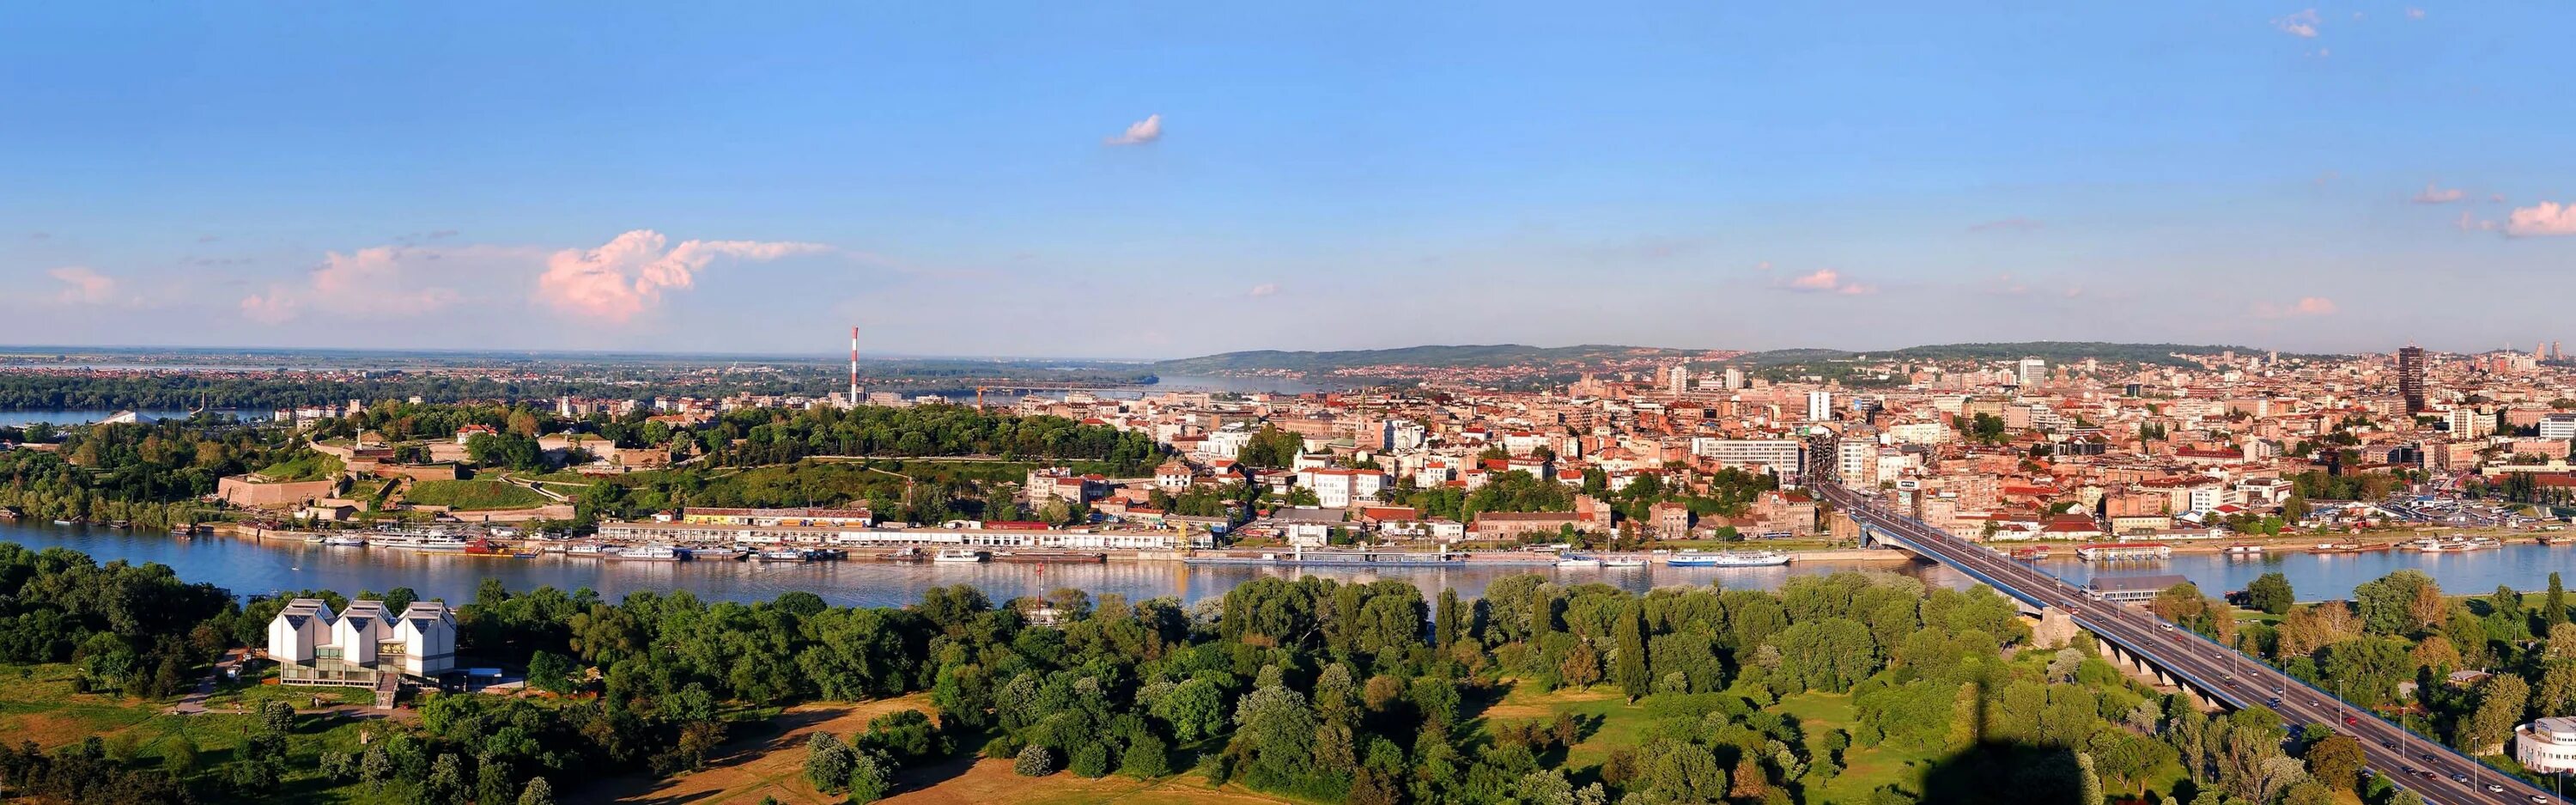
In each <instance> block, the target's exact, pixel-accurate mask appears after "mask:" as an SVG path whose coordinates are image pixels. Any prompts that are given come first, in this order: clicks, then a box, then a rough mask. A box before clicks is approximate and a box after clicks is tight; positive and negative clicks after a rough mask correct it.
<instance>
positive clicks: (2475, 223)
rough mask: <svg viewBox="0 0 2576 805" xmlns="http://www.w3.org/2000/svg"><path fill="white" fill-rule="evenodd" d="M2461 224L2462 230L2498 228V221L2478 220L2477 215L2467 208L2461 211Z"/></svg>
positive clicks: (2486, 230) (2489, 230)
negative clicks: (2473, 214)
mask: <svg viewBox="0 0 2576 805" xmlns="http://www.w3.org/2000/svg"><path fill="white" fill-rule="evenodd" d="M2459 226H2460V231H2462V232H2493V231H2495V228H2496V222H2494V221H2480V220H2477V219H2476V218H2475V217H2473V216H2471V215H2469V213H2468V211H2467V210H2462V211H2460V223H2459Z"/></svg>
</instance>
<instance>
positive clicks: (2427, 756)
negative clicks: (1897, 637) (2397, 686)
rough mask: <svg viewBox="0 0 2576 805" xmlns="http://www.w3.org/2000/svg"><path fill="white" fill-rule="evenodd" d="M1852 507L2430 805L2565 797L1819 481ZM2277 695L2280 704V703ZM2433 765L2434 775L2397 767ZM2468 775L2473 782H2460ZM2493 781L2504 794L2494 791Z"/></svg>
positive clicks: (1893, 537) (1888, 533)
mask: <svg viewBox="0 0 2576 805" xmlns="http://www.w3.org/2000/svg"><path fill="white" fill-rule="evenodd" d="M1816 489H1818V490H1819V491H1820V492H1821V493H1822V494H1823V496H1824V498H1825V499H1826V500H1828V501H1830V502H1832V503H1833V504H1834V506H1836V507H1837V508H1838V509H1840V510H1841V511H1842V512H1843V513H1845V514H1848V515H1850V516H1851V517H1852V518H1853V519H1854V520H1857V521H1859V522H1860V523H1861V524H1862V525H1863V526H1864V527H1866V528H1868V529H1871V530H1872V531H1874V532H1875V536H1877V537H1880V538H1883V539H1887V540H1889V541H1891V542H1894V543H1896V544H1898V545H1900V546H1902V547H1904V548H1905V549H1907V550H1909V551H1912V552H1914V553H1916V554H1919V555H1921V556H1923V557H1925V558H1928V559H1931V560H1933V561H1936V562H1940V563H1941V564H1943V565H1947V566H1949V567H1950V568H1952V569H1955V570H1958V571H1959V572H1961V573H1965V574H1967V575H1968V577H1969V578H1973V579H1976V580H1977V581H1978V582H1980V583H1983V584H1985V585H1987V586H1989V587H1993V588H1994V589H1995V590H1996V591H1997V592H2001V593H2003V594H2004V595H2007V596H2010V597H2012V598H2014V599H2017V600H2019V601H2021V602H2023V603H2025V604H2029V605H2031V606H2037V607H2044V608H2055V609H2062V610H2065V611H2066V612H2067V614H2068V615H2069V616H2071V617H2072V618H2073V619H2074V620H2075V622H2076V624H2077V625H2078V626H2081V627H2083V628H2084V629H2085V630H2086V631H2089V632H2092V633H2093V634H2094V635H2096V636H2098V637H2100V638H2101V639H2103V640H2105V641H2108V642H2110V643H2112V644H2114V645H2117V646H2119V647H2120V648H2122V649H2123V650H2126V651H2128V652H2129V653H2131V654H2133V655H2136V656H2139V657H2142V658H2145V659H2146V660H2147V661H2148V662H2151V663H2153V664H2154V665H2156V666H2157V667H2158V668H2161V669H2163V670H2164V671H2165V672H2167V673H2169V674H2172V675H2174V676H2176V677H2178V678H2181V679H2183V680H2185V681H2186V682H2187V683H2189V684H2190V685H2191V686H2192V687H2193V688H2194V689H2196V690H2198V691H2200V692H2201V693H2202V694H2203V695H2207V696H2209V697H2211V698H2215V699H2218V700H2220V701H2224V702H2226V703H2228V704H2230V705H2231V706H2235V707H2240V708H2242V707H2249V706H2253V705H2256V704H2263V705H2266V706H2269V707H2271V708H2272V709H2274V710H2276V711H2279V712H2280V713H2281V715H2282V717H2283V719H2284V720H2285V721H2286V722H2288V723H2290V724H2294V725H2295V724H2311V723H2313V724H2325V725H2327V726H2329V727H2332V728H2334V729H2335V730H2336V731H2338V732H2342V733H2344V734H2347V735H2352V736H2353V737H2355V738H2357V739H2359V740H2360V741H2361V743H2362V751H2363V755H2364V756H2365V757H2367V758H2368V759H2369V761H2370V767H2371V768H2373V769H2376V770H2378V771H2379V772H2380V773H2381V774H2384V775H2388V776H2389V777H2390V779H2391V780H2392V781H2393V782H2396V783H2398V784H2399V785H2401V786H2404V787H2406V788H2410V789H2413V790H2415V791H2416V793H2418V794H2421V795H2424V796H2425V798H2426V800H2427V801H2428V802H2443V803H2456V802H2481V803H2509V802H2560V801H2562V800H2559V799H2556V798H2554V797H2553V796H2552V795H2551V794H2550V792H2549V791H2547V790H2544V789H2541V788H2537V787H2535V786H2532V785H2531V784H2529V783H2527V782H2524V781H2523V780H2521V779H2520V778H2517V777H2514V776H2512V775H2508V774H2505V773H2504V772H2502V771H2499V770H2497V769H2494V768H2492V767H2489V766H2487V765H2486V764H2485V763H2483V762H2481V761H2479V760H2477V759H2475V758H2472V757H2468V756H2466V755H2462V754H2460V753H2458V752H2455V751H2453V750H2451V749H2450V748H2449V747H2445V746H2442V745H2440V744H2436V743H2433V742H2432V741H2429V740H2426V739H2425V738H2423V737H2422V736H2419V735H2416V734H2414V733H2411V732H2407V731H2406V730H2403V729H2400V728H2398V727H2397V726H2396V725H2394V724H2390V723H2388V722H2387V721H2385V720H2383V719H2381V718H2379V717H2378V716H2377V715H2375V714H2373V713H2371V712H2369V711H2367V710H2364V709H2362V708H2359V707H2355V706H2353V705H2351V704H2349V703H2346V702H2344V701H2342V700H2341V699H2339V698H2336V697H2335V696H2333V695H2331V694H2329V693H2327V692H2325V691H2322V690H2318V689H2316V688H2314V687H2312V686H2309V685H2308V684H2306V683H2304V682H2300V681H2298V680H2296V679H2292V678H2291V677H2290V676H2289V675H2287V674H2284V673H2281V671H2280V670H2279V669H2275V668H2273V667H2271V666H2268V665H2264V664H2262V663H2261V662H2258V661H2256V660H2254V659H2253V658H2251V657H2248V656H2245V655H2244V654H2241V653H2239V652H2237V651H2235V650H2233V649H2229V648H2227V647H2224V646H2221V645H2219V644H2217V643H2215V642H2213V641H2210V640H2209V639H2207V638H2204V637H2201V636H2200V635H2198V634H2195V633H2193V632H2191V631H2189V630H2185V629H2176V628H2174V626H2173V624H2170V623H2166V622H2164V621H2162V620H2160V619H2158V618H2156V617H2155V616H2153V615H2151V614H2148V613H2147V612H2146V611H2145V610H2143V609H2138V608H2134V607H2128V606H2123V605H2119V604H2115V603H2108V602H2101V601H2095V600H2092V599H2091V598H2090V597H2089V596H2088V595H2087V594H2086V593H2085V592H2084V591H2083V590H2081V589H2079V588H2077V587H2076V586H2075V585H2073V584H2069V583H2067V582H2066V581H2065V580H2063V579H2059V578H2057V577H2055V576H2051V575H2049V574H2047V573H2044V572H2041V571H2040V570H2038V569H2036V568H2033V567H2029V566H2025V565H2022V564H2021V563H2018V562H2014V561H2012V560H2010V559H2007V558H2004V557H2002V556H1998V555H1996V554H1995V553H1994V552H1993V551H1990V550H1987V549H1986V548H1984V547H1983V546H1979V545H1974V544H1971V543H1968V542H1965V541H1963V540H1960V539H1959V538H1957V537H1954V536H1951V535H1950V534H1948V533H1947V532H1943V531H1941V530H1939V529H1935V528H1933V527H1931V526H1929V525H1925V524H1924V523H1923V522H1922V521H1920V520H1916V519H1913V518H1911V517H1907V516H1905V515H1903V514H1902V513H1899V512H1897V511H1895V510H1893V509H1889V508H1887V507H1885V506H1883V505H1881V504H1879V503H1878V502H1877V501H1874V500H1872V499H1870V498H1869V497H1866V496H1864V495H1862V494H1861V493H1859V492H1855V491H1852V490H1850V489H1845V488H1843V487H1840V486H1834V485H1818V486H1817V487H1816ZM2275 701H2277V702H2278V704H2272V702H2275ZM2417 766H2422V767H2426V768H2428V769H2429V770H2431V771H2433V772H2434V773H2435V774H2436V776H2435V777H2432V778H2429V779H2428V778H2422V777H2400V776H2399V775H2398V774H2397V772H2398V771H2400V770H2402V769H2406V768H2413V767H2417ZM2453 774H2458V775H2461V776H2463V777H2465V778H2466V780H2467V781H2466V782H2463V781H2459V780H2453V779H2451V778H2450V775H2453ZM2489 785H2493V786H2495V787H2497V788H2498V789H2500V790H2498V791H2489V790H2487V786H2489Z"/></svg>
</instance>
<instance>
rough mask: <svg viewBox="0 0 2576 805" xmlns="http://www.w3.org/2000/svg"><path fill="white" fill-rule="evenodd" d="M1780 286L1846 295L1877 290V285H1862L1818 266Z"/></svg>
mask: <svg viewBox="0 0 2576 805" xmlns="http://www.w3.org/2000/svg"><path fill="white" fill-rule="evenodd" d="M1782 287H1785V288H1787V289H1789V290H1792V291H1798V292H1800V293H1831V294H1842V295H1846V296H1859V295H1862V294H1873V293H1877V292H1878V286H1876V285H1863V284H1861V283H1857V282H1851V281H1848V280H1845V279H1843V275H1842V272H1840V271H1835V270H1833V269H1830V268H1819V269H1816V270H1815V271H1814V272H1812V273H1808V274H1804V275H1800V276H1798V277H1795V278H1792V279H1790V280H1789V282H1788V284H1787V285H1785V286H1782Z"/></svg>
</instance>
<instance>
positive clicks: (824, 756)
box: [805, 732, 859, 793]
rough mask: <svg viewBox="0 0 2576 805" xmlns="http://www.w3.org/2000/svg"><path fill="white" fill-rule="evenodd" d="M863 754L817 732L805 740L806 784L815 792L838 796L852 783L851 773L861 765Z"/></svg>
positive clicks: (830, 735) (825, 734)
mask: <svg viewBox="0 0 2576 805" xmlns="http://www.w3.org/2000/svg"><path fill="white" fill-rule="evenodd" d="M858 756H859V753H858V751H857V750H854V749H851V748H850V745H849V744H846V743H842V742H841V739H839V738H835V737H833V736H832V734H831V733H828V732H816V733H814V736H813V737H811V738H807V739H805V781H806V782H809V783H813V784H814V790H817V791H822V792H825V793H838V792H839V791H841V790H842V789H843V788H844V787H846V786H848V785H849V783H850V770H851V769H853V768H855V767H856V766H857V763H858Z"/></svg>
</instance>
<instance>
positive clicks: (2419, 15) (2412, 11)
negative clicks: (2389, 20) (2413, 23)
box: [2406, 8, 2424, 20]
mask: <svg viewBox="0 0 2576 805" xmlns="http://www.w3.org/2000/svg"><path fill="white" fill-rule="evenodd" d="M2406 18H2407V19H2410V20H2420V19H2423V18H2424V10H2423V9H2420V8H2409V9H2406Z"/></svg>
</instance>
